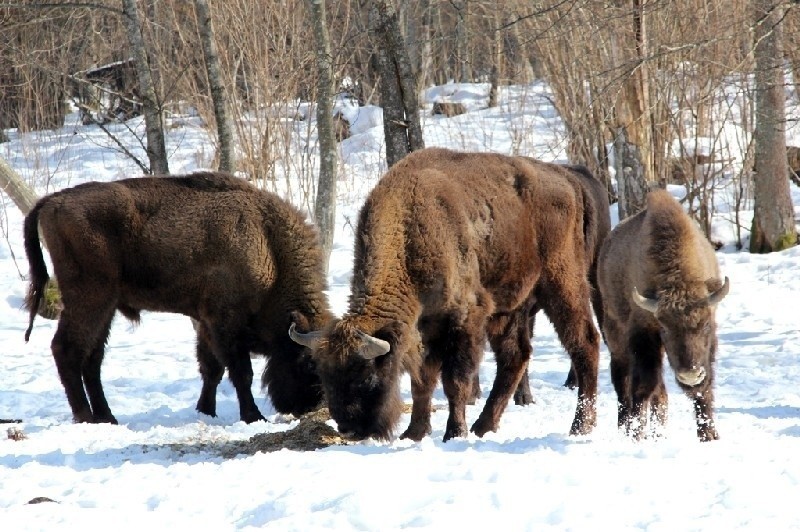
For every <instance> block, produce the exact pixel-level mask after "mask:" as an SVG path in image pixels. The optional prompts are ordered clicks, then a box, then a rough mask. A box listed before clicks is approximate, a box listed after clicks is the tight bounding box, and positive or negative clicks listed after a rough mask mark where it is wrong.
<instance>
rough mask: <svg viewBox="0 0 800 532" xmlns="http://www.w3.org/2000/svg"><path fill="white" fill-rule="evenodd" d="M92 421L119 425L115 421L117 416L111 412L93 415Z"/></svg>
mask: <svg viewBox="0 0 800 532" xmlns="http://www.w3.org/2000/svg"><path fill="white" fill-rule="evenodd" d="M94 422H95V423H110V424H112V425H119V422H118V421H117V418H115V417H114V416H112V415H111V414H105V415H100V416H95V417H94Z"/></svg>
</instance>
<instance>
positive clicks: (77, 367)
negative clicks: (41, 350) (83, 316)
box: [50, 309, 94, 423]
mask: <svg viewBox="0 0 800 532" xmlns="http://www.w3.org/2000/svg"><path fill="white" fill-rule="evenodd" d="M69 321H70V318H69V315H67V309H64V310H62V311H61V318H60V320H59V322H58V328H57V329H56V334H55V336H53V341H52V342H51V344H50V348H51V350H52V352H53V359H54V360H55V363H56V369H58V376H59V378H60V379H61V384H62V385H63V386H64V392H65V393H66V395H67V402H68V403H69V406H70V408H71V409H72V417H73V419H74V420H75V422H76V423H92V422H94V416H93V415H92V408H91V407H90V406H89V400H88V399H87V398H86V393H85V392H84V390H83V378H82V376H81V366H82V361H83V358H84V356H85V355H84V353H85V352H86V350H85V349H82V348H81V347H80V346H79V345H78V344H77V343H76V342H74V341H73V340H72V338H71V336H72V331H71V330H70V327H69Z"/></svg>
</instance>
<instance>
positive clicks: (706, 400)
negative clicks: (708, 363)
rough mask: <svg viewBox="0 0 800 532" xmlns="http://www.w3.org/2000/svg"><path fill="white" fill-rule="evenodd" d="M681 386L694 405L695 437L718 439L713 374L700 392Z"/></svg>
mask: <svg viewBox="0 0 800 532" xmlns="http://www.w3.org/2000/svg"><path fill="white" fill-rule="evenodd" d="M681 388H683V390H684V392H685V393H686V395H688V396H689V397H690V398H691V400H692V403H693V405H694V419H695V424H696V425H697V439H699V440H700V441H713V440H718V439H719V433H718V432H717V428H716V426H715V424H714V389H713V376H712V377H711V379H710V382H709V384H708V385H707V386H706V387H705V388H704V389H703V391H702V392H698V391H697V390H694V391H692V390H691V389H687V388H684V387H683V386H682V385H681Z"/></svg>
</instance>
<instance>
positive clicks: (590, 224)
mask: <svg viewBox="0 0 800 532" xmlns="http://www.w3.org/2000/svg"><path fill="white" fill-rule="evenodd" d="M531 161H532V162H534V163H535V164H541V165H547V164H548V163H543V162H539V161H535V160H534V159H531ZM550 166H551V168H552V170H553V171H554V172H559V173H561V174H564V176H565V177H567V178H568V179H570V181H571V182H572V183H573V186H575V187H576V191H575V192H576V194H578V195H579V196H580V197H581V198H583V204H584V207H583V238H584V245H585V249H586V255H585V256H586V258H587V260H588V261H589V262H588V264H587V265H586V266H587V271H588V276H589V285H590V287H591V299H592V309H593V310H594V314H595V317H596V318H597V324H598V325H599V326H600V328H601V330H602V327H603V298H602V296H601V295H600V289H599V288H598V286H597V259H598V257H599V256H600V247H601V245H602V244H603V241H604V240H605V238H606V236H607V235H608V233H609V231H611V216H610V214H609V203H608V192H607V191H606V187H605V185H604V184H603V183H601V182H600V181H599V180H598V179H597V178H595V176H593V175H592V174H591V173H590V172H589V170H588V169H587V168H586V167H584V166H578V165H565V166H557V165H550ZM564 169H567V170H569V172H564ZM539 309H540V306H539V305H536V304H535V303H534V304H533V305H532V307H531V316H530V331H531V332H530V334H531V336H532V335H533V328H534V325H535V322H536V313H537V312H538V311H539ZM577 384H578V382H577V379H576V378H575V372H574V371H573V370H572V368H571V367H570V371H569V375H568V376H567V380H566V381H565V382H564V386H567V387H569V388H574V387H575V386H577ZM514 403H515V404H518V405H528V404H531V403H533V394H532V393H531V386H530V380H529V378H528V371H527V368H526V370H525V373H524V374H523V375H522V379H520V381H519V385H518V386H517V390H516V391H515V392H514Z"/></svg>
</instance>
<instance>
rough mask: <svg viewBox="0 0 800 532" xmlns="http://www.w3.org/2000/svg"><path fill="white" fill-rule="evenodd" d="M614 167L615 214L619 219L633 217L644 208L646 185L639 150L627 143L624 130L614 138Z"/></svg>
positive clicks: (618, 132) (621, 129)
mask: <svg viewBox="0 0 800 532" xmlns="http://www.w3.org/2000/svg"><path fill="white" fill-rule="evenodd" d="M614 166H615V169H616V174H617V197H618V201H617V212H618V213H619V219H620V220H624V219H625V218H627V217H629V216H633V215H634V214H636V213H637V212H639V211H641V210H642V209H644V207H645V198H646V196H647V185H646V183H645V180H644V168H643V167H642V159H641V155H640V154H639V149H638V147H637V146H636V145H634V144H631V143H630V142H628V135H627V132H626V131H625V128H622V127H621V128H618V129H617V131H616V135H615V136H614Z"/></svg>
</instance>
